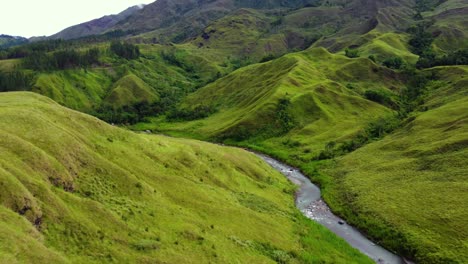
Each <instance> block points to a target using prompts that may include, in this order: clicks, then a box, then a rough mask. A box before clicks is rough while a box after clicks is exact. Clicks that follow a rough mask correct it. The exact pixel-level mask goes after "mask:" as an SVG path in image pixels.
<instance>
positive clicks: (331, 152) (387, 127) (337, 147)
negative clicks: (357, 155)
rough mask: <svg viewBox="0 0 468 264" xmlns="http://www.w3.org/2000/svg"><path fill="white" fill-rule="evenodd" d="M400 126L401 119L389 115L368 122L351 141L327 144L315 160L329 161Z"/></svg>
mask: <svg viewBox="0 0 468 264" xmlns="http://www.w3.org/2000/svg"><path fill="white" fill-rule="evenodd" d="M400 124H401V119H400V117H399V116H397V115H390V116H387V117H382V118H379V119H377V120H375V121H373V122H370V123H369V124H368V125H367V127H366V128H365V129H364V130H363V131H361V132H359V133H358V134H357V135H356V136H355V137H354V138H353V139H350V140H347V141H344V142H343V143H342V144H337V143H336V142H334V141H332V142H328V143H327V144H326V145H325V149H324V150H322V151H321V152H320V153H319V154H318V155H317V157H316V159H317V160H326V159H331V158H333V157H336V156H340V155H344V154H346V153H349V152H352V151H354V150H356V149H358V148H360V147H362V146H364V145H366V144H368V143H369V142H371V141H373V140H377V139H380V138H382V137H384V136H385V135H388V134H390V133H391V132H393V131H394V130H395V129H397V128H398V127H399V126H400Z"/></svg>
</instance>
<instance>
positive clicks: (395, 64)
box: [383, 56, 404, 70]
mask: <svg viewBox="0 0 468 264" xmlns="http://www.w3.org/2000/svg"><path fill="white" fill-rule="evenodd" d="M403 64H404V62H403V59H402V58H400V57H396V56H395V57H391V58H388V59H385V60H384V61H383V65H384V66H385V67H387V68H391V69H397V70H398V69H401V67H402V66H403Z"/></svg>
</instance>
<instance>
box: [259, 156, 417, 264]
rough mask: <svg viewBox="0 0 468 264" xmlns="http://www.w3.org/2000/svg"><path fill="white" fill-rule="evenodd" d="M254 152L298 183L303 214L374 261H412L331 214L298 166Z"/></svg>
mask: <svg viewBox="0 0 468 264" xmlns="http://www.w3.org/2000/svg"><path fill="white" fill-rule="evenodd" d="M256 155H258V156H259V157H260V158H262V159H263V160H265V161H266V162H267V163H268V164H270V166H272V167H273V168H275V169H276V170H278V171H279V172H281V173H282V174H283V175H285V176H286V177H287V178H288V179H289V180H290V181H291V182H293V183H294V184H296V185H297V186H298V187H299V188H298V191H297V193H296V206H297V208H298V209H299V210H301V212H302V213H303V214H304V215H305V216H307V217H308V218H310V219H312V220H314V221H316V222H318V223H320V224H321V225H323V226H325V227H327V228H328V229H329V230H330V231H332V232H333V233H335V234H336V235H338V236H340V237H341V238H343V239H344V240H346V241H347V242H348V243H349V244H350V245H351V246H352V247H354V248H356V249H358V250H359V251H361V252H362V253H364V254H365V255H367V256H369V257H370V258H371V259H373V260H374V261H375V262H376V263H379V264H384V263H385V264H409V263H411V262H410V261H407V260H405V259H403V258H402V257H400V256H398V255H395V254H393V253H392V252H390V251H388V250H386V249H385V248H383V247H381V246H379V245H377V244H375V243H374V242H372V241H371V240H369V239H367V238H366V237H365V236H364V235H363V234H362V233H361V232H359V230H357V229H356V228H354V227H352V226H350V225H348V224H347V223H346V221H345V220H343V219H341V218H339V217H338V216H336V215H334V214H333V213H332V212H331V210H330V208H329V207H328V205H327V204H326V203H325V202H324V201H323V200H322V199H321V194H320V189H319V188H318V187H317V186H316V185H314V184H313V183H312V182H311V181H310V180H309V179H308V178H307V177H306V176H305V175H303V174H302V173H301V172H300V171H299V170H298V169H295V168H293V167H290V166H288V165H285V164H283V163H281V162H279V161H277V160H275V159H273V158H270V157H267V156H265V155H261V154H256Z"/></svg>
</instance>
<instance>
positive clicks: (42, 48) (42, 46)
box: [6, 40, 73, 59]
mask: <svg viewBox="0 0 468 264" xmlns="http://www.w3.org/2000/svg"><path fill="white" fill-rule="evenodd" d="M72 45H73V44H72V42H69V41H64V40H47V41H39V42H34V43H29V44H26V45H22V46H17V47H12V48H10V49H7V50H6V53H7V56H6V58H7V59H16V58H24V57H27V56H29V55H31V54H33V53H37V52H40V53H47V52H51V51H54V50H59V49H67V48H71V47H72Z"/></svg>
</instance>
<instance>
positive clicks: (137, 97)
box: [105, 74, 159, 108]
mask: <svg viewBox="0 0 468 264" xmlns="http://www.w3.org/2000/svg"><path fill="white" fill-rule="evenodd" d="M113 86H114V87H113V88H112V90H111V92H110V93H109V95H108V96H107V97H106V98H105V102H106V103H108V104H110V105H112V106H113V107H115V108H121V107H124V106H129V105H132V104H135V103H138V102H149V103H154V102H156V101H158V100H159V95H158V94H157V93H155V91H153V90H152V88H151V87H150V86H148V84H146V83H145V82H144V81H142V80H141V79H140V78H138V77H137V76H135V75H133V74H130V75H127V76H124V77H123V78H122V79H120V80H118V81H117V82H116V83H115V84H114V85H113Z"/></svg>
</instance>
